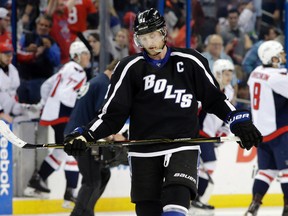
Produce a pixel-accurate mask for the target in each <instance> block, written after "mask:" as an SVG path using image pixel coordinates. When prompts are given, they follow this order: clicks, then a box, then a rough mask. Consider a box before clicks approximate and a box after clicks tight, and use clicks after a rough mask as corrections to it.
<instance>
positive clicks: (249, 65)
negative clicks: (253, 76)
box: [242, 26, 279, 79]
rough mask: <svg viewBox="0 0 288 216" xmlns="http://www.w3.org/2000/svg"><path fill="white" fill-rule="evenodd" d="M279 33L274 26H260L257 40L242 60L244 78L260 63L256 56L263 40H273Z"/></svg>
mask: <svg viewBox="0 0 288 216" xmlns="http://www.w3.org/2000/svg"><path fill="white" fill-rule="evenodd" d="M278 35H279V32H278V31H277V29H276V28H275V27H274V26H262V27H261V30H260V34H259V41H258V42H256V43H255V44H253V46H252V47H251V48H250V49H249V50H248V52H247V53H246V54H245V57H244V59H243V62H242V69H243V71H244V74H245V77H246V79H248V77H249V75H250V73H251V72H252V71H253V70H254V69H255V68H256V67H257V66H259V65H261V64H262V62H261V60H260V59H259V56H258V54H257V53H258V48H259V46H260V45H261V44H262V43H263V42H264V41H268V40H274V39H275V38H276V37H277V36H278Z"/></svg>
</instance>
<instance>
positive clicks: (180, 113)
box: [64, 8, 262, 216]
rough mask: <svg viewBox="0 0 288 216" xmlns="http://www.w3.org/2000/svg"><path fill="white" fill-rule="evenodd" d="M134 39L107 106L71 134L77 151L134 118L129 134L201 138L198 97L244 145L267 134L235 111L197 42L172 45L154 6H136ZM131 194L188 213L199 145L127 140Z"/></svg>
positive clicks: (163, 210) (143, 207)
mask: <svg viewBox="0 0 288 216" xmlns="http://www.w3.org/2000/svg"><path fill="white" fill-rule="evenodd" d="M134 31H135V34H134V41H135V43H136V44H137V45H138V46H139V47H141V48H142V49H143V52H142V53H139V54H135V55H132V56H129V57H126V58H124V59H122V60H121V61H120V63H119V64H118V65H117V66H116V68H115V70H114V73H113V76H112V79H111V85H110V88H109V91H108V95H107V101H106V103H105V104H104V106H103V108H102V111H101V113H100V114H99V115H98V117H97V118H95V120H93V121H92V122H90V123H89V124H88V125H87V126H86V127H78V128H76V129H75V130H74V132H72V133H71V134H69V135H67V136H66V138H65V143H64V144H65V147H64V150H65V151H66V153H67V154H69V155H79V154H81V153H82V152H84V151H85V150H86V145H85V142H87V141H95V140H98V139H100V138H104V137H107V136H109V135H111V134H115V133H117V132H118V131H119V130H120V129H121V128H122V126H123V125H124V123H125V121H126V119H127V118H128V117H130V137H129V138H130V139H131V140H143V139H157V138H160V139H161V138H170V139H174V138H185V137H197V134H198V118H197V108H198V103H197V101H201V103H202V107H203V109H205V110H206V111H207V112H209V113H214V114H215V115H217V116H218V117H219V118H220V119H222V120H224V121H226V122H227V123H230V128H231V131H232V132H233V133H234V134H235V135H237V136H239V137H240V138H241V140H242V142H241V143H240V145H241V147H242V148H245V149H247V150H249V149H250V148H252V147H253V146H257V145H258V144H259V143H260V142H261V140H262V135H261V134H260V132H259V131H258V130H257V128H256V127H255V126H254V124H253V123H252V120H251V116H250V113H249V112H248V111H245V110H241V111H240V110H236V109H235V107H234V106H233V105H232V104H231V103H230V102H229V101H228V100H227V98H226V96H225V95H224V94H223V93H222V92H221V91H220V90H219V88H218V84H217V81H216V80H215V78H213V75H212V74H211V72H210V70H209V66H208V62H207V60H206V59H205V58H204V57H203V56H202V55H201V54H199V53H198V52H197V51H195V50H193V49H182V48H181V49H180V48H172V47H168V46H167V45H166V37H167V30H166V26H165V21H164V18H163V16H161V15H160V14H159V12H158V11H157V10H156V9H154V8H151V9H149V10H146V11H144V12H141V13H138V14H137V16H136V18H135V23H134ZM128 156H129V163H130V170H131V178H132V179H131V201H132V202H133V203H135V204H136V205H135V208H136V214H137V216H148V215H149V216H185V215H186V214H187V212H188V208H189V205H190V200H191V199H194V198H195V196H196V193H197V165H198V156H199V147H198V146H195V145H189V144H188V143H185V141H179V143H159V144H154V145H139V146H137V145H133V146H131V147H129V153H128Z"/></svg>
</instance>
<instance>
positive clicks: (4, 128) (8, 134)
mask: <svg viewBox="0 0 288 216" xmlns="http://www.w3.org/2000/svg"><path fill="white" fill-rule="evenodd" d="M0 133H1V134H2V135H3V136H4V137H5V138H6V139H7V140H9V141H10V142H11V143H12V144H13V145H15V146H18V147H19V148H25V149H38V148H64V145H63V144H56V143H47V144H32V143H27V142H25V141H23V140H22V139H20V138H19V137H17V136H16V135H15V134H14V133H13V132H12V131H11V130H10V128H9V127H8V125H7V124H6V123H5V122H4V121H2V120H0ZM233 141H236V142H237V141H238V142H241V140H240V138H239V137H236V136H235V137H210V138H179V139H150V140H125V141H96V142H87V147H94V146H98V147H108V146H133V145H150V144H156V143H177V142H185V143H191V144H197V143H221V142H233Z"/></svg>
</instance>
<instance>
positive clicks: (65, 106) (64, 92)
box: [24, 41, 90, 207]
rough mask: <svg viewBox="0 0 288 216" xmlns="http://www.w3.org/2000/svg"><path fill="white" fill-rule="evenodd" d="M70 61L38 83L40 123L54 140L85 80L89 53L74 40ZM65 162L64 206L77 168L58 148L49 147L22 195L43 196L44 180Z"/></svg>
mask: <svg viewBox="0 0 288 216" xmlns="http://www.w3.org/2000/svg"><path fill="white" fill-rule="evenodd" d="M69 52H70V57H71V61H70V62H68V63H66V64H65V65H64V66H63V67H62V68H61V69H60V70H59V72H58V73H56V74H54V75H53V76H52V77H50V78H49V79H48V80H46V81H45V82H44V83H43V84H42V86H41V98H42V99H41V102H40V103H41V104H43V105H44V107H43V112H42V115H41V117H40V125H43V126H51V127H52V128H53V129H54V132H55V142H56V143H63V140H64V128H65V126H66V123H67V122H68V121H69V116H70V114H71V111H72V109H73V107H74V105H75V102H76V99H77V91H78V90H79V89H80V87H81V86H82V85H83V84H85V83H86V73H85V71H84V68H85V67H87V66H88V64H89V63H90V53H89V50H88V49H87V47H86V46H85V45H84V43H82V42H80V41H75V42H73V43H72V44H71V46H70V50H69ZM62 163H65V165H64V170H65V177H66V182H67V185H66V191H65V194H64V200H65V201H67V202H64V206H65V207H66V206H68V207H69V204H70V203H69V201H73V202H74V201H75V198H74V196H73V193H74V189H75V188H76V187H77V182H78V175H79V170H78V166H77V162H76V160H75V158H74V157H72V156H68V155H67V154H66V153H65V152H64V151H63V150H62V149H53V151H52V152H51V154H49V155H48V156H47V157H46V158H45V160H44V161H43V163H42V164H41V167H40V170H39V171H38V172H36V173H34V174H33V176H32V178H31V179H30V181H29V183H28V187H27V188H26V189H25V191H24V194H25V195H26V196H38V195H40V196H43V195H44V197H45V196H47V193H49V192H50V190H49V189H48V187H47V185H46V184H45V183H44V182H45V181H46V179H47V178H48V177H49V176H50V174H52V173H53V172H54V171H55V170H57V169H59V168H60V166H61V164H62Z"/></svg>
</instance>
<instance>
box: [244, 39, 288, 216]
mask: <svg viewBox="0 0 288 216" xmlns="http://www.w3.org/2000/svg"><path fill="white" fill-rule="evenodd" d="M258 55H259V58H260V60H261V61H262V65H261V66H258V67H257V68H255V69H254V71H253V72H252V73H251V75H250V77H249V80H248V85H249V89H250V98H251V109H252V116H253V120H254V123H255V125H256V126H257V128H258V129H259V130H260V132H261V133H262V134H263V142H262V143H261V144H260V145H259V146H258V149H257V154H258V172H257V174H256V176H255V179H254V184H253V189H252V194H253V200H252V202H251V204H250V206H249V208H248V210H247V212H246V213H245V215H246V216H248V215H249V216H251V215H253V216H255V215H257V211H258V209H259V207H260V205H261V204H262V199H263V197H264V196H265V194H266V192H267V190H268V189H269V186H270V184H271V183H272V181H273V180H274V179H275V178H276V177H277V175H278V176H280V178H279V179H280V184H281V188H282V192H283V195H284V209H283V213H282V216H288V164H287V161H288V145H287V144H288V91H287V86H288V76H287V70H286V68H282V66H281V65H282V64H285V63H286V58H285V56H286V54H285V52H284V50H283V46H282V45H281V44H280V43H279V42H277V41H266V42H264V43H263V44H262V45H261V46H260V47H259V49H258ZM279 173H281V174H280V175H279Z"/></svg>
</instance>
